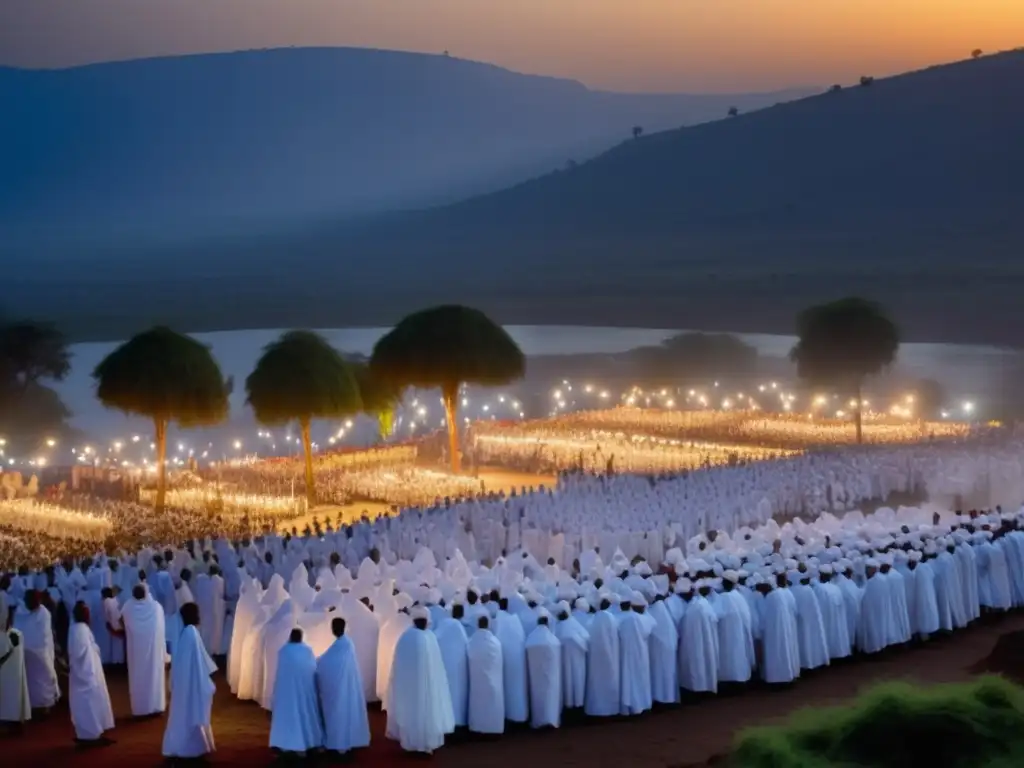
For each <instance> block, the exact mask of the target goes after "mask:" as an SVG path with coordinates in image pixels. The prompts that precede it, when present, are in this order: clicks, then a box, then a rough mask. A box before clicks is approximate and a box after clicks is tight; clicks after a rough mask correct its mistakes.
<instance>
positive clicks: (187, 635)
mask: <svg viewBox="0 0 1024 768" xmlns="http://www.w3.org/2000/svg"><path fill="white" fill-rule="evenodd" d="M199 621H200V617H199V606H197V605H196V604H195V603H185V604H184V605H183V606H181V624H182V630H181V634H180V635H178V639H177V642H175V644H174V656H173V657H172V658H171V706H170V711H169V712H168V715H167V727H166V728H165V729H164V743H163V756H164V757H166V758H171V759H195V758H199V757H202V756H203V755H206V754H209V753H210V752H213V751H214V749H215V748H216V746H215V744H214V741H213V726H212V724H211V719H210V718H211V714H212V711H213V695H214V693H216V685H214V682H213V680H212V679H210V676H211V675H212V674H213V673H214V672H216V671H217V665H216V664H214V662H213V659H211V658H210V655H209V654H208V653H207V652H206V647H205V646H204V645H203V638H202V635H201V634H200V633H199Z"/></svg>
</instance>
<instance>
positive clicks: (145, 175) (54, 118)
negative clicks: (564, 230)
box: [0, 48, 792, 244]
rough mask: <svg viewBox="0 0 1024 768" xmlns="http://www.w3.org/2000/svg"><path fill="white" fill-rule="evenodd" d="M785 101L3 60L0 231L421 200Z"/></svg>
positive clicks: (450, 67)
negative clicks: (636, 135)
mask: <svg viewBox="0 0 1024 768" xmlns="http://www.w3.org/2000/svg"><path fill="white" fill-rule="evenodd" d="M789 95H792V94H786V93H781V94H761V95H752V96H737V97H732V96H714V95H712V96H688V95H664V96H662V95H650V96H646V95H629V94H610V93H602V92H596V91H591V90H588V89H587V88H585V87H583V86H582V85H581V84H579V83H577V82H573V81H568V80H559V79H555V78H549V77H537V76H530V75H522V74H518V73H515V72H510V71H508V70H504V69H501V68H499V67H496V66H491V65H488V64H481V63H477V62H472V61H465V60H460V59H455V58H450V57H447V56H436V55H426V54H414V53H400V52H395V51H378V50H365V49H353V48H309V49H302V48H299V49H278V50H267V51H246V52H239V53H226V54H212V55H196V56H179V57H169V58H156V59H144V60H137V61H126V62H116V63H109V64H99V65H92V66H84V67H76V68H71V69H63V70H31V71H29V70H14V69H0V104H2V105H4V120H3V121H2V124H0V139H2V141H0V168H4V169H5V173H4V176H5V178H4V184H3V187H2V188H0V226H4V225H6V226H5V228H6V229H14V230H15V233H17V232H21V231H24V230H26V229H28V230H29V233H30V235H31V237H30V238H27V241H28V243H30V244H31V243H35V242H37V241H38V240H39V239H41V238H42V237H43V235H52V234H53V229H54V226H53V225H54V223H57V224H59V226H60V227H61V228H63V229H67V230H71V231H73V232H74V237H75V239H78V238H80V237H82V236H85V237H87V238H89V239H90V240H93V241H98V242H103V240H104V236H106V235H108V234H110V233H117V234H125V233H127V234H129V235H138V234H141V235H159V234H162V233H163V232H164V231H165V230H166V229H168V228H171V227H173V228H176V229H182V228H184V229H186V230H187V231H188V232H189V233H191V234H198V233H201V232H203V231H206V230H209V229H216V228H218V227H219V228H221V229H224V228H229V225H232V223H233V225H234V226H236V227H237V228H238V229H239V230H242V229H247V228H248V229H252V228H253V227H254V226H255V225H260V226H263V227H267V226H268V225H276V226H280V225H282V224H285V223H288V222H291V221H296V220H298V221H303V222H305V221H307V220H311V219H315V218H317V217H321V216H324V215H327V214H329V215H331V216H334V217H337V216H339V215H346V214H352V213H362V212H365V211H369V210H379V209H382V208H395V207H402V206H410V205H424V204H434V203H437V202H439V201H442V200H447V201H450V200H453V199H457V197H460V196H461V197H465V196H468V195H469V194H476V193H479V192H482V191H485V190H492V189H498V188H500V187H501V186H505V185H507V184H509V183H514V182H517V181H521V180H522V179H526V178H529V177H530V176H533V175H535V174H537V173H541V172H546V171H548V170H550V169H551V168H555V167H561V166H563V165H565V164H566V162H567V161H568V160H569V159H571V158H574V159H576V160H579V161H582V160H584V159H586V157H588V156H590V155H592V154H594V153H596V152H599V151H603V150H605V149H607V148H608V147H609V146H611V145H612V144H613V143H614V142H616V141H618V140H619V139H621V138H623V137H626V136H628V135H629V133H630V131H631V129H632V126H634V125H641V126H645V127H646V129H647V130H655V129H663V128H668V127H675V126H679V125H681V124H692V123H694V122H697V121H701V120H708V119H712V118H716V117H719V116H721V115H722V114H724V113H725V111H726V110H727V109H728V107H729V105H730V104H732V103H737V104H738V105H739V106H740V107H742V108H750V109H752V108H755V107H761V106H767V105H770V104H774V103H775V102H777V101H779V100H781V99H784V98H787V97H788V96H789ZM9 115H12V116H13V119H10V118H9V117H8V116H9ZM29 224H34V225H35V227H34V228H30V227H29V226H28V225H29ZM50 239H52V238H50ZM148 239H150V240H152V239H154V238H153V237H149V238H148Z"/></svg>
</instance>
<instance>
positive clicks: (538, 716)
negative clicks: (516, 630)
mask: <svg viewBox="0 0 1024 768" xmlns="http://www.w3.org/2000/svg"><path fill="white" fill-rule="evenodd" d="M550 620H551V616H550V614H549V613H548V612H547V611H546V610H545V609H543V608H541V609H539V610H538V611H537V626H536V627H535V628H534V630H533V631H532V632H531V633H530V636H529V637H527V638H526V666H527V669H528V671H529V675H528V679H529V690H530V726H531V727H532V728H547V727H550V728H557V727H558V726H559V725H561V722H562V644H561V643H560V642H559V641H558V638H557V637H555V633H554V632H552V631H551V627H550V626H548V623H549V622H550ZM648 674H649V673H648Z"/></svg>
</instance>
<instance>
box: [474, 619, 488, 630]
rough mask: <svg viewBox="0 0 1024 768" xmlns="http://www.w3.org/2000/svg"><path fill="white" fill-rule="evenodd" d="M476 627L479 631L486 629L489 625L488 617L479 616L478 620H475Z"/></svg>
mask: <svg viewBox="0 0 1024 768" xmlns="http://www.w3.org/2000/svg"><path fill="white" fill-rule="evenodd" d="M476 625H477V627H479V628H480V629H487V628H488V627H489V626H490V625H491V618H490V616H481V617H480V618H479V619H477V620H476Z"/></svg>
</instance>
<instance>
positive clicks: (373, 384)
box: [353, 362, 404, 439]
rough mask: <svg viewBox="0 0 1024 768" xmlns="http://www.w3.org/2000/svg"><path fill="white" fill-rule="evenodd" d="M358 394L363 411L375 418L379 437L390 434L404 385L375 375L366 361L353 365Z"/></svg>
mask: <svg viewBox="0 0 1024 768" xmlns="http://www.w3.org/2000/svg"><path fill="white" fill-rule="evenodd" d="M353 369H354V371H355V376H356V381H357V382H358V384H359V396H360V398H361V399H362V401H363V412H364V413H366V414H368V415H370V416H373V417H374V418H376V419H377V422H378V424H379V428H380V436H381V438H382V439H383V438H386V437H387V436H388V435H390V434H391V431H392V429H393V425H394V416H395V409H396V408H397V407H398V404H399V403H400V402H401V401H402V391H403V389H404V387H402V386H400V385H397V384H395V383H393V382H391V381H388V380H385V379H381V378H380V377H379V376H375V375H374V374H373V371H371V370H370V366H369V364H368V363H365V362H359V363H355V364H354V365H353Z"/></svg>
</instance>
